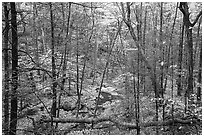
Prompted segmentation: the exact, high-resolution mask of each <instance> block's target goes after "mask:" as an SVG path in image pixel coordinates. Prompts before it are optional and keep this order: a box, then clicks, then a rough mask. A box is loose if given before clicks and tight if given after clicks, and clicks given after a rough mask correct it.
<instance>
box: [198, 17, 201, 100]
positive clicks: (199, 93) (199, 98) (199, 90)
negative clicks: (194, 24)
mask: <svg viewBox="0 0 204 137" xmlns="http://www.w3.org/2000/svg"><path fill="white" fill-rule="evenodd" d="M201 21H202V18H200V21H199V25H198V32H197V38H199V30H200V25H201ZM199 45H200V50H199V51H200V55H199V56H200V57H199V67H198V70H199V71H198V83H199V86H198V88H197V100H198V101H201V83H202V44H201V43H200V44H199Z"/></svg>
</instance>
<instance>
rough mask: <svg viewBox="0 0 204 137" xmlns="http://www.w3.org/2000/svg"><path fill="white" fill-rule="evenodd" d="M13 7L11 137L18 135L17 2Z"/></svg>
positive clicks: (12, 4) (12, 3)
mask: <svg viewBox="0 0 204 137" xmlns="http://www.w3.org/2000/svg"><path fill="white" fill-rule="evenodd" d="M10 6H11V30H12V95H11V110H10V132H9V134H10V135H15V134H16V126H17V110H18V98H17V88H18V69H17V68H18V35H17V12H16V4H15V2H11V3H10Z"/></svg>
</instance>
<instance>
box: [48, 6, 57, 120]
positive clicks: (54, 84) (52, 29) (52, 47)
mask: <svg viewBox="0 0 204 137" xmlns="http://www.w3.org/2000/svg"><path fill="white" fill-rule="evenodd" d="M49 5H50V23H51V50H52V94H53V95H52V97H53V98H52V99H53V102H52V109H51V113H52V116H53V117H56V108H57V93H56V87H57V83H56V66H55V40H54V20H53V9H52V3H50V4H49Z"/></svg>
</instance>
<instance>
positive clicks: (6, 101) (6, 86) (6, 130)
mask: <svg viewBox="0 0 204 137" xmlns="http://www.w3.org/2000/svg"><path fill="white" fill-rule="evenodd" d="M3 5H4V19H5V33H4V48H5V51H4V93H3V94H4V99H3V102H4V113H3V114H4V116H5V119H4V123H3V124H4V126H3V128H4V134H5V135H8V134H9V71H8V68H9V59H8V50H7V49H8V41H9V37H8V33H9V10H8V8H7V5H8V3H6V2H5V3H3Z"/></svg>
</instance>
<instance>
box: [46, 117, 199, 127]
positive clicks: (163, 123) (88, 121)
mask: <svg viewBox="0 0 204 137" xmlns="http://www.w3.org/2000/svg"><path fill="white" fill-rule="evenodd" d="M106 121H109V122H112V123H114V124H115V126H116V127H118V128H121V127H123V128H126V129H137V125H136V124H130V123H122V122H118V121H117V120H114V119H113V118H110V117H105V118H93V119H76V118H70V119H61V118H54V119H53V122H58V123H86V124H92V123H94V124H97V123H100V122H106ZM43 122H51V119H46V120H43ZM198 123H199V124H200V123H201V120H199V119H187V120H183V119H178V118H175V119H174V120H172V119H171V120H167V121H158V122H157V121H153V122H146V123H140V124H139V127H152V126H169V125H173V124H184V125H185V124H198Z"/></svg>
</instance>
